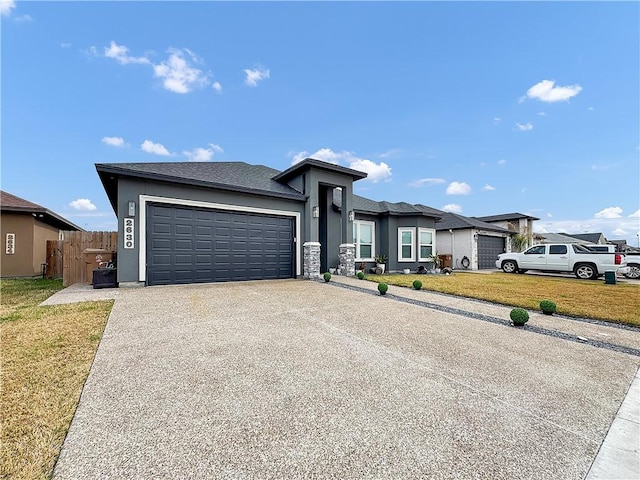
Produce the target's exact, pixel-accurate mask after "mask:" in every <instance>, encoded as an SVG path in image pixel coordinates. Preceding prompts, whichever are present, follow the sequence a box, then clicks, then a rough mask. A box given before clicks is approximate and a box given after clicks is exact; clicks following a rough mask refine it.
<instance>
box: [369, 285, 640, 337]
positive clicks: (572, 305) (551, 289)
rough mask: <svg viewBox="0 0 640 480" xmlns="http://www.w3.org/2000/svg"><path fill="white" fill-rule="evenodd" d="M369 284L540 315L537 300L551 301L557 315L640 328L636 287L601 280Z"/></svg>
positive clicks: (639, 307)
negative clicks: (418, 285) (416, 288)
mask: <svg viewBox="0 0 640 480" xmlns="http://www.w3.org/2000/svg"><path fill="white" fill-rule="evenodd" d="M366 279H367V280H370V281H372V282H385V283H387V284H389V285H396V286H401V287H407V288H411V287H412V283H413V281H414V280H420V281H421V282H422V290H431V291H434V292H442V293H449V294H452V295H459V296H462V297H468V298H477V299H481V300H487V301H490V302H495V303H500V304H503V305H508V306H513V307H522V308H526V309H529V310H539V308H540V301H541V300H545V299H546V300H552V301H554V302H555V303H556V304H557V306H558V313H559V314H563V315H570V316H575V317H584V318H594V319H600V320H607V321H610V322H618V323H627V324H630V325H637V326H640V287H639V286H638V285H629V284H627V285H623V284H620V283H619V284H617V285H605V283H604V281H603V280H597V281H594V280H578V279H574V278H558V277H544V276H534V275H515V274H506V273H501V272H500V273H499V272H496V273H491V274H480V273H470V272H454V273H453V274H452V275H402V274H390V275H367V276H366Z"/></svg>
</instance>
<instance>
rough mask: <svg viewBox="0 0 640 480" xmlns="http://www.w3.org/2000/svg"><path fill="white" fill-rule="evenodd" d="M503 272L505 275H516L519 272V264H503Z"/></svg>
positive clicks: (510, 261)
mask: <svg viewBox="0 0 640 480" xmlns="http://www.w3.org/2000/svg"><path fill="white" fill-rule="evenodd" d="M502 271H503V272H504V273H516V272H517V271H518V264H517V263H516V262H514V261H513V260H507V261H505V262H502Z"/></svg>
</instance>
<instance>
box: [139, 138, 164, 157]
mask: <svg viewBox="0 0 640 480" xmlns="http://www.w3.org/2000/svg"><path fill="white" fill-rule="evenodd" d="M140 148H141V149H142V150H143V151H145V152H147V153H153V154H154V155H162V156H165V157H168V156H170V155H171V154H170V153H169V150H167V149H166V148H165V146H164V145H162V144H161V143H153V142H152V141H151V140H145V141H144V142H142V145H140Z"/></svg>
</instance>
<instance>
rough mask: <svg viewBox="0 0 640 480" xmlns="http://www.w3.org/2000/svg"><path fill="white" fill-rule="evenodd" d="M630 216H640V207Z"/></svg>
mask: <svg viewBox="0 0 640 480" xmlns="http://www.w3.org/2000/svg"><path fill="white" fill-rule="evenodd" d="M629 218H640V209H638V210H636V211H635V212H633V213H632V214H631V215H629Z"/></svg>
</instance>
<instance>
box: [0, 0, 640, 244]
mask: <svg viewBox="0 0 640 480" xmlns="http://www.w3.org/2000/svg"><path fill="white" fill-rule="evenodd" d="M0 13H1V42H2V44H1V77H0V80H1V85H0V89H1V100H2V103H1V135H2V137H1V154H2V158H1V162H2V163H1V177H0V183H1V187H2V189H3V190H4V191H7V192H9V193H12V194H14V195H17V196H19V197H22V198H25V199H27V200H29V201H32V202H35V203H37V204H40V205H42V206H45V207H47V208H49V209H50V210H53V211H55V212H57V213H59V214H60V215H62V216H64V217H65V218H67V219H69V220H70V221H72V222H74V223H75V224H77V225H79V226H81V227H83V228H85V229H88V230H116V229H117V221H116V217H115V214H114V212H113V210H112V208H111V206H110V204H109V202H108V200H107V197H106V194H105V192H104V189H103V187H102V185H101V183H100V180H99V178H98V175H97V173H96V170H95V164H96V163H119V162H167V161H170V162H176V161H185V162H187V161H213V162H215V161H241V162H246V163H249V164H256V165H266V166H268V167H272V168H275V169H278V170H285V169H287V168H289V167H290V166H291V165H293V164H294V163H295V162H297V161H300V160H302V159H303V158H305V157H313V158H318V159H321V160H325V161H328V162H332V163H336V164H339V165H342V166H345V167H350V168H354V169H357V170H362V171H365V172H367V173H368V174H369V176H368V178H367V179H365V180H360V181H358V182H356V183H355V184H354V192H355V193H356V194H358V195H362V196H364V197H367V198H370V199H373V200H377V201H380V200H387V201H391V202H398V201H406V202H409V203H421V204H424V205H428V206H430V207H433V208H437V209H441V210H445V211H449V212H454V213H460V214H462V215H466V216H484V215H496V214H501V213H511V212H519V213H523V214H528V215H531V216H534V217H537V218H539V219H540V220H539V221H536V222H535V224H534V225H535V227H534V230H535V231H536V232H540V233H544V232H557V233H585V232H602V233H604V235H605V236H606V237H607V239H609V240H613V239H626V240H627V242H628V243H630V244H632V245H634V246H636V245H639V243H640V3H638V2H635V1H634V2H611V1H608V2H566V3H565V2H562V3H558V2H207V1H201V2H128V1H121V2H91V1H83V2H55V1H47V2H31V1H28V2H27V1H24V2H21V1H12V0H0Z"/></svg>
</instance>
